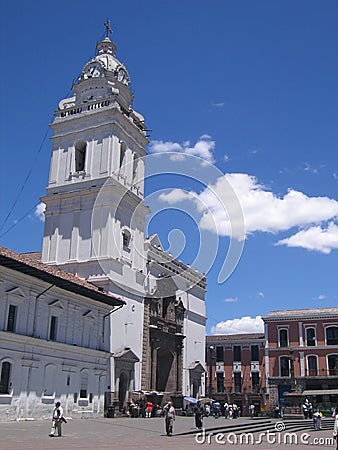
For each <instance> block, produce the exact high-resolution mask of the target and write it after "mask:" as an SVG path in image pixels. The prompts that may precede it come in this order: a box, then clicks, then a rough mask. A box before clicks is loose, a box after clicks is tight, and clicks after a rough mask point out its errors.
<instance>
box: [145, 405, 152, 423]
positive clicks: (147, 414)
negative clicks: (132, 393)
mask: <svg viewBox="0 0 338 450" xmlns="http://www.w3.org/2000/svg"><path fill="white" fill-rule="evenodd" d="M152 410H153V404H152V402H150V401H148V402H147V405H146V417H148V419H149V418H150V417H151V412H152Z"/></svg>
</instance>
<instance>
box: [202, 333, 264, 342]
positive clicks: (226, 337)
mask: <svg viewBox="0 0 338 450" xmlns="http://www.w3.org/2000/svg"><path fill="white" fill-rule="evenodd" d="M264 337H265V336H264V334H263V333H241V334H215V335H213V336H207V342H208V341H212V342H214V341H240V340H241V341H244V340H253V339H264Z"/></svg>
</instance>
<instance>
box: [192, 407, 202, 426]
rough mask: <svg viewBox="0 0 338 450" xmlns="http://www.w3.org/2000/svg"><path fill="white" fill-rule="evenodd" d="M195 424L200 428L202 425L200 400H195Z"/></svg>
mask: <svg viewBox="0 0 338 450" xmlns="http://www.w3.org/2000/svg"><path fill="white" fill-rule="evenodd" d="M193 411H194V415H195V426H196V428H197V429H198V430H200V429H201V428H202V426H203V409H202V406H201V403H200V402H197V403H196V405H195V406H194V409H193Z"/></svg>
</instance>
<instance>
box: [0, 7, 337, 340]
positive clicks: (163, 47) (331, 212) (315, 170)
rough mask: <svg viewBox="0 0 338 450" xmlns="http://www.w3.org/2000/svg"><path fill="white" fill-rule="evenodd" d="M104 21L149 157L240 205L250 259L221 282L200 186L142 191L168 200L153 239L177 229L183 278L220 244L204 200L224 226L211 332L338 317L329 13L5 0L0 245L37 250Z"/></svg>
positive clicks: (166, 185)
mask: <svg viewBox="0 0 338 450" xmlns="http://www.w3.org/2000/svg"><path fill="white" fill-rule="evenodd" d="M107 17H109V18H110V21H111V27H112V29H113V35H112V37H111V39H112V40H113V41H114V42H115V44H116V45H117V56H118V58H119V59H120V60H121V61H122V62H124V63H125V65H126V66H127V68H128V71H129V74H130V76H131V81H132V89H133V91H134V94H135V100H134V108H135V109H136V110H137V111H139V112H141V113H142V114H143V115H144V116H145V119H146V124H147V125H148V128H149V129H151V130H152V131H151V132H150V138H151V144H150V146H149V150H150V151H151V152H152V153H157V152H163V150H166V151H169V152H171V151H173V150H176V151H179V152H180V153H184V154H193V155H197V156H202V157H203V158H204V159H206V160H208V161H209V162H211V163H212V166H213V167H214V168H215V170H216V171H219V176H218V177H216V179H213V180H210V181H209V188H210V187H213V189H214V191H216V192H217V193H220V192H222V189H223V188H222V183H224V182H226V183H228V182H231V183H233V184H232V185H233V187H234V189H235V191H236V195H237V197H238V199H239V200H240V202H241V205H242V209H243V215H244V221H245V243H244V248H243V252H242V254H241V258H240V260H239V262H238V264H237V266H236V268H235V270H234V272H233V273H232V275H231V276H230V277H229V278H228V279H227V280H226V281H225V282H224V283H219V282H218V281H217V280H218V275H219V273H220V269H221V267H222V264H223V261H224V258H225V255H226V252H227V249H228V245H229V236H228V233H227V227H226V223H225V222H226V218H225V217H224V215H223V214H222V210H221V209H222V208H219V206H218V205H217V204H213V200H212V198H211V197H210V196H209V195H208V194H209V191H208V189H207V187H205V186H204V187H203V186H202V185H201V184H199V183H198V179H199V177H200V176H201V175H200V174H199V175H198V176H196V175H195V176H194V177H193V178H194V182H191V180H188V179H187V177H186V176H185V177H179V176H176V177H175V176H169V175H167V176H165V177H163V179H162V180H159V178H158V177H154V179H152V180H149V183H147V195H150V193H151V192H153V191H157V192H159V191H160V189H162V188H163V189H165V192H163V196H162V197H161V198H160V201H162V205H163V211H162V212H161V214H158V215H157V216H156V217H155V218H154V219H153V220H152V221H151V223H150V225H149V232H154V231H156V232H158V234H159V235H160V237H161V239H162V241H163V243H164V246H165V247H166V248H168V247H169V245H170V244H169V241H168V238H167V236H168V235H169V234H170V230H171V229H173V228H179V227H178V225H177V224H179V225H180V226H182V230H181V234H180V233H179V232H175V233H176V235H175V234H172V235H170V236H171V237H173V236H176V237H177V239H178V241H180V239H181V238H182V233H183V234H184V235H185V239H186V249H185V250H184V252H183V253H182V255H180V258H181V259H182V260H183V261H185V262H186V263H190V264H192V266H194V262H195V261H194V260H195V256H196V248H197V244H196V243H197V242H198V240H199V239H205V240H206V242H207V244H208V242H209V241H208V239H211V240H214V239H215V232H214V230H212V229H210V227H209V225H208V221H207V220H204V223H202V222H201V214H200V215H199V216H198V214H197V213H196V211H197V210H198V205H197V203H198V202H201V201H202V202H204V204H208V202H211V205H212V207H213V214H214V217H215V218H216V222H217V224H218V225H219V228H218V231H217V236H216V237H217V244H218V248H217V252H215V254H214V257H215V261H214V262H213V264H212V266H211V267H209V268H208V273H207V275H208V278H207V280H208V292H207V296H206V302H207V315H208V324H207V325H208V326H207V329H208V332H218V333H220V332H232V331H234V332H235V331H238V330H242V331H251V330H255V329H256V330H258V329H259V323H260V322H259V319H258V320H256V319H255V318H256V317H257V316H260V315H264V314H267V313H268V312H269V311H270V310H275V309H287V308H288V309H295V308H311V307H328V306H337V304H338V294H337V251H338V228H337V227H338V220H337V217H338V198H337V185H338V156H337V141H338V130H337V104H338V102H337V100H338V90H337V73H338V67H337V66H338V60H337V52H338V27H337V18H338V5H337V3H336V2H335V1H333V0H332V1H331V0H321V1H318V0H315V1H312V0H275V1H271V0H266V1H263V0H255V1H253V0H210V1H199V0H194V1H190V0H185V1H183V2H182V1H178V0H171V1H160V0H157V1H155V0H148V1H140V0H139V1H136V0H130V1H129V2H128V3H125V2H112V1H101V0H98V1H97V2H95V4H94V3H93V2H90V1H87V0H82V1H64V0H60V1H58V2H57V3H53V2H46V1H40V0H36V1H34V2H29V3H28V2H25V1H23V0H19V1H14V2H6V3H5V4H4V5H3V6H2V14H1V19H0V20H1V44H0V46H1V55H0V56H1V59H2V64H1V66H2V68H3V70H2V74H1V87H0V89H1V92H0V94H1V117H0V118H1V122H0V126H1V155H2V164H1V205H0V208H1V209H0V219H1V225H3V223H4V221H5V220H6V219H7V220H6V223H5V224H4V225H3V227H2V230H1V232H0V235H1V239H0V244H1V245H3V246H5V247H8V248H10V249H12V250H14V251H18V252H23V251H30V250H39V249H40V248H41V241H42V234H43V223H42V222H41V221H40V220H39V218H38V217H37V216H36V214H35V205H36V204H38V203H39V197H40V196H41V195H43V194H44V192H45V187H46V185H47V179H48V171H49V158H50V151H51V145H50V143H49V137H50V136H51V132H50V131H48V124H49V123H50V122H51V121H52V118H53V112H54V110H55V109H56V107H57V104H58V102H59V100H60V99H61V98H64V97H66V96H67V95H68V94H69V93H70V91H71V84H72V80H73V79H74V78H76V77H77V76H78V75H79V73H80V72H81V69H82V67H83V66H84V64H85V63H86V62H87V61H88V60H90V59H91V58H92V57H93V56H94V54H95V45H96V42H97V41H98V40H100V39H101V38H102V37H103V34H104V27H103V25H102V24H103V22H104V20H106V18H107ZM46 133H47V134H46ZM201 171H203V165H202V168H201ZM217 173H218V172H217ZM217 181H218V184H217ZM206 185H208V180H206ZM173 189H175V191H173ZM19 193H20V195H19ZM169 194H170V195H169ZM183 194H184V195H183ZM18 195H19V196H18ZM13 205H14V208H13ZM209 206H210V205H209ZM175 208H176V211H174V210H173V209H175ZM30 210H31V212H30V213H28V212H29V211H30ZM177 210H179V211H177ZM187 211H188V213H187ZM204 212H205V211H204ZM9 213H10V215H9V216H8V214H9ZM27 213H28V214H27ZM171 213H172V214H173V215H172V216H171V215H170V214H171ZM199 213H201V211H199ZM24 216H25V217H24ZM22 217H24V218H23V219H22V220H21V221H20V219H21V218H22ZM193 217H196V220H195V221H194V220H192V218H193ZM204 219H205V217H204ZM1 225H0V226H1ZM11 227H13V228H11ZM208 227H209V228H208ZM10 228H11V229H10ZM9 229H10V230H9ZM7 230H9V231H8V232H7ZM201 230H203V231H201ZM177 233H178V234H177ZM201 236H202V237H201ZM189 239H190V240H189ZM169 240H170V239H169ZM213 242H214V241H213ZM173 247H175V239H174V242H172V248H173ZM197 268H198V269H199V270H203V269H204V268H203V263H201V264H200V263H198V264H197ZM243 317H250V318H251V319H244V320H243V319H242V318H243ZM239 319H240V320H239ZM257 325H258V328H257V327H256V326H257ZM255 327H256V328H255Z"/></svg>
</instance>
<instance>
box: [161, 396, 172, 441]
mask: <svg viewBox="0 0 338 450" xmlns="http://www.w3.org/2000/svg"><path fill="white" fill-rule="evenodd" d="M163 412H164V420H165V431H166V433H167V436H171V435H172V434H173V425H174V420H175V408H174V407H173V404H172V402H168V403H167V404H166V405H165V407H164V408H163Z"/></svg>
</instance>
